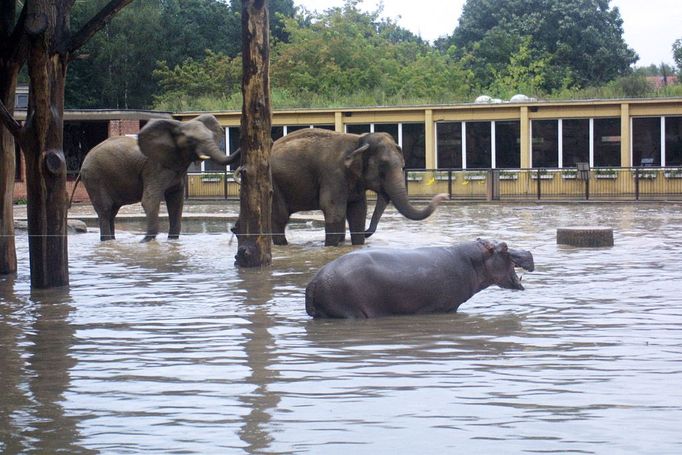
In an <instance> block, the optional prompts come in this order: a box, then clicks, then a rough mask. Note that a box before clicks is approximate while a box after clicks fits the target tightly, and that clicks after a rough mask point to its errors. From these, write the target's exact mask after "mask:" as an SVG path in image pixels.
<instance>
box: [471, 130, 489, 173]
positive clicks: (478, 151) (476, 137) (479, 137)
mask: <svg viewBox="0 0 682 455" xmlns="http://www.w3.org/2000/svg"><path fill="white" fill-rule="evenodd" d="M491 151H492V126H491V123H490V122H467V123H466V163H467V168H468V169H487V168H490V167H492V152H491Z"/></svg>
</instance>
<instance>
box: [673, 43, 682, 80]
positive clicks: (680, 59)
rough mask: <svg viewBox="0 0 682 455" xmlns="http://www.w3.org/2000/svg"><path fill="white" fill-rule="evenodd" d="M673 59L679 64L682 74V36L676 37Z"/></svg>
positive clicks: (679, 71) (678, 68)
mask: <svg viewBox="0 0 682 455" xmlns="http://www.w3.org/2000/svg"><path fill="white" fill-rule="evenodd" d="M673 60H674V61H675V65H677V71H678V74H680V75H681V76H682V38H679V39H676V40H675V42H674V43H673Z"/></svg>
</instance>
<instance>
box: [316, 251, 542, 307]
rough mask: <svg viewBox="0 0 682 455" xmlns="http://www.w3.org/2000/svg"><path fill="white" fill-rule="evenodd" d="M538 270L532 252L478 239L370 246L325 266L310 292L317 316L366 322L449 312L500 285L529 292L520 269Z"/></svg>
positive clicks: (317, 275) (318, 274) (319, 272)
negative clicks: (397, 246)
mask: <svg viewBox="0 0 682 455" xmlns="http://www.w3.org/2000/svg"><path fill="white" fill-rule="evenodd" d="M515 266H518V267H521V268H523V269H525V270H528V271H531V272H532V271H533V269H534V268H535V265H534V262H533V255H532V254H531V253H530V251H525V250H514V249H511V248H508V247H507V244H506V243H505V242H496V241H489V240H483V239H477V240H476V241H473V242H465V243H461V244H458V245H454V246H446V247H423V248H416V249H389V248H376V249H375V248H369V249H363V250H359V251H354V252H352V253H348V254H346V255H343V256H341V257H339V258H337V259H335V260H333V261H331V262H329V263H328V264H327V265H325V266H324V267H322V268H321V269H320V270H319V271H318V272H317V273H316V274H315V276H314V277H313V279H312V280H311V281H310V283H309V284H308V286H307V287H306V291H305V308H306V312H307V313H308V314H309V315H310V316H312V317H313V318H347V319H365V318H376V317H383V316H392V315H406V314H425V313H446V312H454V311H457V308H458V307H459V306H460V305H461V304H462V303H464V302H466V301H467V300H468V299H469V298H471V296H473V295H474V294H476V293H477V292H478V291H481V290H483V289H485V288H487V287H488V286H490V285H493V284H496V285H498V286H499V287H501V288H506V289H517V290H523V286H522V285H521V280H520V279H519V277H518V275H517V274H516V272H515V270H514V267H515Z"/></svg>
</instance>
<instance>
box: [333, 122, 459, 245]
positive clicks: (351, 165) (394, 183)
mask: <svg viewBox="0 0 682 455" xmlns="http://www.w3.org/2000/svg"><path fill="white" fill-rule="evenodd" d="M345 165H346V168H347V169H348V170H349V172H351V174H353V175H354V177H355V178H357V179H359V180H360V181H362V182H363V183H364V186H365V188H367V189H370V190H372V191H374V192H376V193H377V202H376V206H375V208H374V213H373V215H372V220H371V222H370V226H369V228H368V229H367V231H365V237H369V236H371V235H372V234H373V233H374V232H375V231H376V228H377V225H378V224H379V219H380V218H381V215H382V214H383V211H384V209H385V208H386V206H387V205H388V203H389V202H392V203H393V205H394V206H395V208H396V209H397V210H398V211H399V212H400V213H401V214H402V215H403V216H405V217H406V218H409V219H411V220H423V219H424V218H427V217H428V216H430V215H431V214H432V213H433V211H434V210H435V209H436V207H437V206H438V204H440V203H441V202H442V201H444V200H446V199H449V196H448V195H447V194H444V193H442V194H437V195H436V196H434V197H433V198H432V199H431V202H430V203H429V204H428V205H427V206H426V207H423V208H421V209H420V208H416V207H414V206H413V205H412V204H411V203H410V201H409V198H408V196H407V187H406V186H405V176H404V174H403V168H404V167H405V158H404V157H403V152H402V150H401V149H400V147H399V146H398V144H396V143H395V141H394V140H393V137H392V136H391V135H390V134H387V133H368V134H364V135H362V136H360V142H359V144H358V147H357V148H355V149H354V150H352V151H350V152H349V153H347V154H346V156H345Z"/></svg>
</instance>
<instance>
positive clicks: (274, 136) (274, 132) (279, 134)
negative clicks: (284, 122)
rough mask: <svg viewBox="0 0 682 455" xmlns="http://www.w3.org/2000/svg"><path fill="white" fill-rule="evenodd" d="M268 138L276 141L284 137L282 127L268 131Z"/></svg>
mask: <svg viewBox="0 0 682 455" xmlns="http://www.w3.org/2000/svg"><path fill="white" fill-rule="evenodd" d="M270 136H271V137H272V141H273V142H274V141H276V140H277V139H279V138H281V137H284V127H283V126H273V127H272V128H271V129H270Z"/></svg>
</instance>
